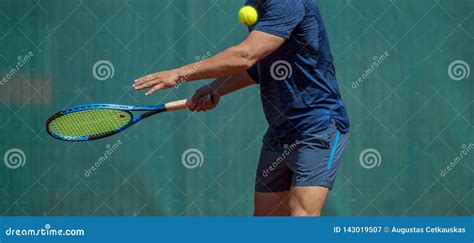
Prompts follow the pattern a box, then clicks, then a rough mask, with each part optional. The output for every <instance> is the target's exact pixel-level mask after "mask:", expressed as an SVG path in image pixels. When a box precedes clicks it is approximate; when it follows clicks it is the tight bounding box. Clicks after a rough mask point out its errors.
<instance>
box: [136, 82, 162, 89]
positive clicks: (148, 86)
mask: <svg viewBox="0 0 474 243" xmlns="http://www.w3.org/2000/svg"><path fill="white" fill-rule="evenodd" d="M158 83H159V81H158V80H151V81H147V82H145V83H140V84H133V88H135V90H142V89H146V88H150V87H152V86H154V85H157V84H158Z"/></svg>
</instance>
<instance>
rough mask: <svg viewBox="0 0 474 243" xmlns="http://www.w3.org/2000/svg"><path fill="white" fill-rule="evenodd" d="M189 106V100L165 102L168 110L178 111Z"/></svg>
mask: <svg viewBox="0 0 474 243" xmlns="http://www.w3.org/2000/svg"><path fill="white" fill-rule="evenodd" d="M186 108H188V100H178V101H173V102H170V103H166V104H165V109H166V111H178V110H184V109H186Z"/></svg>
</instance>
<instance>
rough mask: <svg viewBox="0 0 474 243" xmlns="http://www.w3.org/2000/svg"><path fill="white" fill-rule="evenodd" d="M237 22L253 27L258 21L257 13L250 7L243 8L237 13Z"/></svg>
mask: <svg viewBox="0 0 474 243" xmlns="http://www.w3.org/2000/svg"><path fill="white" fill-rule="evenodd" d="M239 20H240V23H242V24H244V25H248V26H251V25H254V24H255V23H257V21H258V12H257V10H256V9H255V8H254V7H252V6H245V7H243V8H241V9H240V11H239Z"/></svg>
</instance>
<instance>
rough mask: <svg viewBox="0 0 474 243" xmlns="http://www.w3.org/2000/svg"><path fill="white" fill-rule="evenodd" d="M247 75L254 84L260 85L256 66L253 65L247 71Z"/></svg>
mask: <svg viewBox="0 0 474 243" xmlns="http://www.w3.org/2000/svg"><path fill="white" fill-rule="evenodd" d="M247 74H248V75H249V76H250V77H251V78H252V80H253V81H254V82H255V83H257V84H259V83H260V78H259V77H260V76H259V74H258V64H255V65H253V66H252V67H251V68H249V69H247Z"/></svg>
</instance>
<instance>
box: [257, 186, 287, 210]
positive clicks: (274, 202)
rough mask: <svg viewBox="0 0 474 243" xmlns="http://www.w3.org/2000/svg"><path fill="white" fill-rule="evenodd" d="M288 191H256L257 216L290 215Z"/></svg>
mask: <svg viewBox="0 0 474 243" xmlns="http://www.w3.org/2000/svg"><path fill="white" fill-rule="evenodd" d="M288 194H289V192H288V191H285V192H275V193H273V192H255V197H254V204H255V211H254V215H255V216H289V215H290V208H289V206H288Z"/></svg>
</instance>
